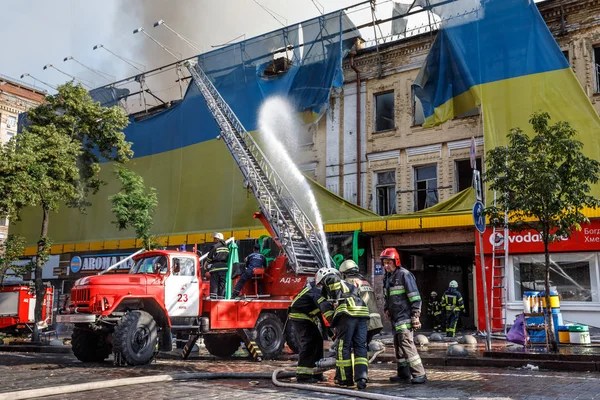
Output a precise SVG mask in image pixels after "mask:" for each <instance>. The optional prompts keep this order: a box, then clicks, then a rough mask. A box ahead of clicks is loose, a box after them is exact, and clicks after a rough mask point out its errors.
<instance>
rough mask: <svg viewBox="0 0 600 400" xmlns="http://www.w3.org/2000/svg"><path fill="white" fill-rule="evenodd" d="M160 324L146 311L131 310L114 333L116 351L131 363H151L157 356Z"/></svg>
mask: <svg viewBox="0 0 600 400" xmlns="http://www.w3.org/2000/svg"><path fill="white" fill-rule="evenodd" d="M157 343H158V326H157V325H156V321H155V320H154V318H152V315H150V314H148V313H147V312H146V311H142V310H134V311H129V312H128V313H127V314H125V315H124V316H123V318H121V320H120V321H119V323H118V324H117V326H116V327H115V331H114V333H113V346H114V352H115V353H120V354H121V357H122V359H123V360H124V361H125V362H127V364H129V365H144V364H148V363H150V361H152V359H153V358H154V356H156V353H157V351H156V344H157Z"/></svg>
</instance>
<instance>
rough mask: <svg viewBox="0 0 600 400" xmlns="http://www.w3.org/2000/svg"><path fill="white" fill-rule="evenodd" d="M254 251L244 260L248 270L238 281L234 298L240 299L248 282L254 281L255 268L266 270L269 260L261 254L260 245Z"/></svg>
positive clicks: (255, 245)
mask: <svg viewBox="0 0 600 400" xmlns="http://www.w3.org/2000/svg"><path fill="white" fill-rule="evenodd" d="M253 249H254V252H253V253H252V254H250V255H249V256H248V257H246V260H244V262H245V263H246V269H245V270H244V272H243V273H242V275H240V279H238V281H237V283H236V284H235V288H234V289H233V294H232V297H238V296H239V295H240V292H241V291H242V289H243V288H244V285H245V284H246V282H248V281H249V280H250V279H252V276H253V275H254V269H255V268H265V267H266V266H267V259H266V258H265V256H263V255H262V254H260V245H259V244H258V243H255V244H254V248H253ZM257 294H258V293H257Z"/></svg>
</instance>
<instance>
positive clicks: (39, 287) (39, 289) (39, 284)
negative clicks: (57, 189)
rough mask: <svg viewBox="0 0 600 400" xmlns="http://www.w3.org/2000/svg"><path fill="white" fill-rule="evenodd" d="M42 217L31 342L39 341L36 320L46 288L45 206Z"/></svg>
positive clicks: (46, 212)
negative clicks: (43, 273) (44, 268)
mask: <svg viewBox="0 0 600 400" xmlns="http://www.w3.org/2000/svg"><path fill="white" fill-rule="evenodd" d="M42 210H43V218H42V231H41V233H40V240H39V241H38V249H37V257H36V260H35V300H36V301H35V311H34V313H33V315H34V319H35V323H34V324H33V336H32V338H31V341H32V342H36V343H39V342H40V329H39V327H38V325H37V323H38V322H40V321H42V309H43V306H44V297H45V296H46V288H45V287H44V282H43V280H42V269H43V267H44V258H45V257H44V252H45V251H46V249H45V247H46V243H47V236H48V222H49V210H48V209H47V208H46V207H42Z"/></svg>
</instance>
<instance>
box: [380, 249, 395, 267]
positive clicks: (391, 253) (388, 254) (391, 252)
mask: <svg viewBox="0 0 600 400" xmlns="http://www.w3.org/2000/svg"><path fill="white" fill-rule="evenodd" d="M379 258H381V259H382V260H395V261H396V267H399V266H400V254H398V251H397V250H396V249H394V248H393V247H388V248H387V249H385V250H384V251H382V252H381V255H380V256H379Z"/></svg>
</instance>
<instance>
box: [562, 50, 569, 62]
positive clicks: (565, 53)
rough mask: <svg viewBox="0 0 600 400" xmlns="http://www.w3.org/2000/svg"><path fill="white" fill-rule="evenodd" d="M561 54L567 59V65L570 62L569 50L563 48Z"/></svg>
mask: <svg viewBox="0 0 600 400" xmlns="http://www.w3.org/2000/svg"><path fill="white" fill-rule="evenodd" d="M562 53H563V56H565V58H566V59H567V62H568V63H569V65H570V64H571V62H570V61H569V50H563V52H562Z"/></svg>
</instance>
